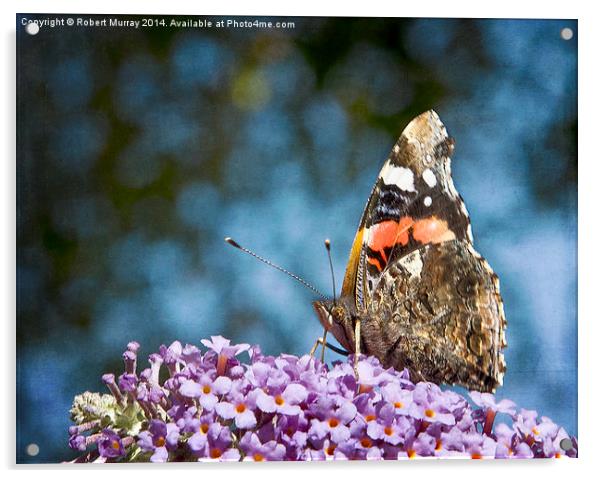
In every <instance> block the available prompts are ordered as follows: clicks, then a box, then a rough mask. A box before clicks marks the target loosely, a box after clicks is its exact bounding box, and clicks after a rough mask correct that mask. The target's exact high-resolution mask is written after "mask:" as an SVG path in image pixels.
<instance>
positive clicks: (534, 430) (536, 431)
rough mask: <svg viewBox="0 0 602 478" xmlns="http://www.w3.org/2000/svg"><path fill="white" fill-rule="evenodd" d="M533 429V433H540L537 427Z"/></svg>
mask: <svg viewBox="0 0 602 478" xmlns="http://www.w3.org/2000/svg"><path fill="white" fill-rule="evenodd" d="M531 431H532V432H533V435H539V430H538V429H537V427H533V428H532V429H531Z"/></svg>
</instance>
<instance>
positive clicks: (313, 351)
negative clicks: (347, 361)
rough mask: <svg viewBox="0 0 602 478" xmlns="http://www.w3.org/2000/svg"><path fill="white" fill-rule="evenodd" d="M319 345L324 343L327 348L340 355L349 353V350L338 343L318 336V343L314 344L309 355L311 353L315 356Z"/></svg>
mask: <svg viewBox="0 0 602 478" xmlns="http://www.w3.org/2000/svg"><path fill="white" fill-rule="evenodd" d="M318 345H323V346H325V347H326V348H328V349H330V350H332V351H333V352H336V353H338V354H339V355H343V356H345V357H347V355H349V352H347V351H346V350H343V349H341V348H339V347H337V346H336V345H332V344H331V343H329V342H326V341H325V340H324V338H323V337H318V339H317V340H316V343H315V344H314V346H313V347H312V348H311V350H310V351H309V355H311V356H312V357H313V355H314V353H316V350H317V348H318ZM322 361H323V360H322Z"/></svg>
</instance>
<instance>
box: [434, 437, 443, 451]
mask: <svg viewBox="0 0 602 478" xmlns="http://www.w3.org/2000/svg"><path fill="white" fill-rule="evenodd" d="M441 448H443V444H442V443H441V440H437V441H436V442H435V450H437V451H439V450H441Z"/></svg>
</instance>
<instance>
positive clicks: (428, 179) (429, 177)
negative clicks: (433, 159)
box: [422, 168, 437, 188]
mask: <svg viewBox="0 0 602 478" xmlns="http://www.w3.org/2000/svg"><path fill="white" fill-rule="evenodd" d="M422 179H424V182H425V183H426V184H427V185H428V187H430V188H434V187H435V184H437V178H436V177H435V173H433V172H432V171H431V170H430V169H428V168H427V169H425V170H424V172H423V173H422Z"/></svg>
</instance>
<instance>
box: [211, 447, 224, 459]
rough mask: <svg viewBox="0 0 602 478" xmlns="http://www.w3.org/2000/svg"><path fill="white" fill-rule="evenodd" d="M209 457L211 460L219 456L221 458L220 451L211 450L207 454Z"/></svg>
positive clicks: (216, 449)
mask: <svg viewBox="0 0 602 478" xmlns="http://www.w3.org/2000/svg"><path fill="white" fill-rule="evenodd" d="M209 456H210V457H211V458H219V457H220V456H222V451H221V450H220V449H219V448H212V449H211V451H210V452H209Z"/></svg>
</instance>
